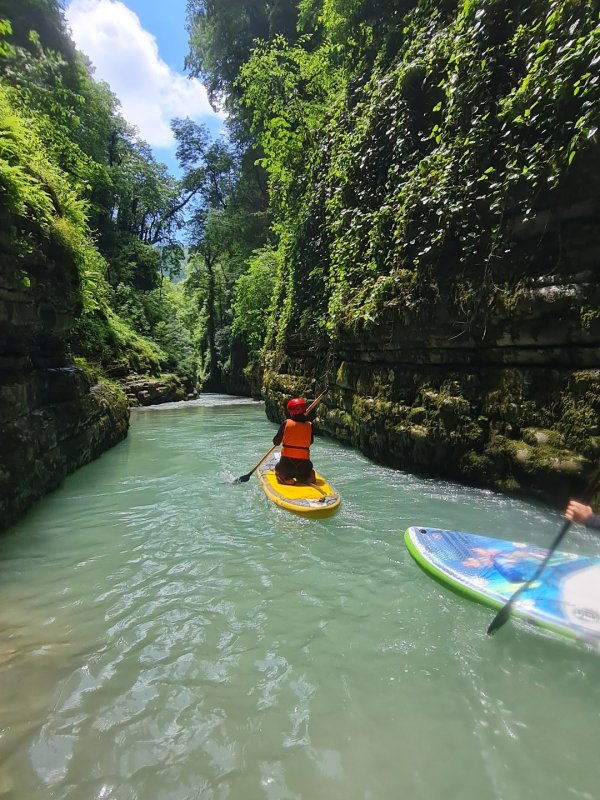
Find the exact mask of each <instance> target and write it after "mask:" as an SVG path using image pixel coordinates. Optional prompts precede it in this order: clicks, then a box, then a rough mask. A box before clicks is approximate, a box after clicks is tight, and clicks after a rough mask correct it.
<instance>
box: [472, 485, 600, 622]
mask: <svg viewBox="0 0 600 800" xmlns="http://www.w3.org/2000/svg"><path fill="white" fill-rule="evenodd" d="M599 478H600V470H599V471H598V472H596V473H595V474H594V477H593V478H592V480H591V481H590V483H589V486H588V487H587V489H586V491H585V492H584V493H583V497H582V500H583V501H584V502H589V500H590V498H591V496H592V495H593V494H594V490H595V488H596V485H597V483H598V479H599ZM570 527H571V520H570V519H566V520H565V521H564V522H563V524H562V526H561V529H560V531H559V532H558V535H557V536H556V538H555V539H554V541H553V542H552V544H551V545H550V548H549V550H548V552H547V553H546V556H545V558H544V560H543V561H542V563H541V564H540V565H539V567H538V568H537V569H536V571H535V573H534V574H533V576H532V577H531V578H530V579H529V580H528V581H526V582H525V583H524V584H523V585H522V586H519V588H518V589H517V591H516V592H515V593H514V594H513V596H512V597H511V598H510V600H509V601H508V603H506V604H505V605H503V606H502V608H501V609H500V611H499V612H498V613H497V614H496V616H495V617H494V619H493V620H492V621H491V622H490V625H489V627H488V629H487V632H488V636H493V635H494V633H496V631H497V630H499V629H500V628H501V627H502V626H503V625H504V623H505V622H507V621H508V618H509V616H510V612H511V610H512V607H513V604H514V603H515V601H516V600H517V599H518V598H519V596H520V595H521V594H522V593H523V592H524V591H525V590H526V589H527V588H528V587H529V586H531V584H532V583H533V582H534V581H536V580H537V579H538V578H539V576H540V575H541V574H542V571H543V569H544V567H545V566H546V564H547V563H548V561H550V558H551V557H552V555H553V553H554V551H555V550H556V548H557V547H558V545H559V544H560V542H561V541H562V539H563V537H564V536H565V534H566V532H567V531H568V530H569V528H570Z"/></svg>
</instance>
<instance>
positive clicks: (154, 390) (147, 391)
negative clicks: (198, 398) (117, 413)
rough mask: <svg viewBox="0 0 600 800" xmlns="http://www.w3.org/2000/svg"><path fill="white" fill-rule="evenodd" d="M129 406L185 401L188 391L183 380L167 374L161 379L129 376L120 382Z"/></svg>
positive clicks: (146, 376)
mask: <svg viewBox="0 0 600 800" xmlns="http://www.w3.org/2000/svg"><path fill="white" fill-rule="evenodd" d="M120 386H121V388H122V389H123V391H124V392H125V394H126V396H127V399H128V401H129V405H131V406H152V405H160V404H161V403H174V402H177V401H180V400H185V399H186V397H187V391H186V388H185V386H184V384H183V381H182V380H181V378H179V377H178V376H177V375H173V374H169V373H166V374H164V375H161V377H160V378H152V377H150V376H148V375H128V376H127V377H126V378H124V379H123V380H121V381H120Z"/></svg>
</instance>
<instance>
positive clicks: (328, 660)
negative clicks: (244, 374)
mask: <svg viewBox="0 0 600 800" xmlns="http://www.w3.org/2000/svg"><path fill="white" fill-rule="evenodd" d="M158 412H160V413H158ZM274 430H275V426H274V425H271V424H270V423H268V422H266V421H265V418H264V411H263V409H262V406H261V404H259V403H255V402H252V401H247V400H245V399H241V398H240V399H232V398H223V397H222V396H221V397H218V396H212V397H203V398H199V400H197V401H193V402H192V403H187V404H172V406H171V407H165V406H162V407H156V408H149V409H140V410H137V411H135V412H134V413H133V416H132V427H131V433H130V436H129V438H128V440H127V441H125V442H123V443H122V444H121V445H119V446H118V447H116V448H114V449H113V450H112V451H111V452H110V453H107V454H106V455H105V456H103V457H102V458H101V459H100V460H98V461H96V462H94V463H93V464H90V465H89V466H87V467H85V468H84V469H82V470H80V471H79V472H78V473H76V474H75V475H73V476H71V478H69V479H68V480H67V481H66V482H65V484H64V486H63V487H62V488H60V489H59V490H58V491H57V492H55V493H54V494H52V495H51V496H49V497H48V498H46V499H45V500H43V501H42V502H40V503H39V504H38V505H37V506H36V507H35V508H34V509H33V510H32V512H31V513H30V514H29V515H28V516H27V518H26V519H25V520H24V521H23V522H22V523H20V524H19V525H17V526H15V527H14V528H13V529H11V531H9V533H8V534H7V535H6V536H4V537H2V538H0V798H3V799H4V798H6V799H7V800H8V798H10V800H38V798H39V799H40V800H41V798H65V799H67V798H68V800H80V799H81V800H84V798H85V799H87V798H115V799H118V800H133V799H134V798H135V799H136V800H137V799H138V798H139V799H143V800H159V799H160V800H163V799H164V800H178V799H179V798H181V800H188V799H190V800H191V798H211V799H212V798H215V800H216V799H217V798H233V799H234V800H237V799H238V798H240V799H242V800H253V799H254V798H267V800H279V799H280V798H290V799H291V798H294V799H297V798H303V800H316V799H317V798H327V800H330V799H332V798H333V799H334V800H335V799H337V798H339V800H342V799H343V800H352V799H353V798H369V800H389V798H394V797H401V796H407V797H411V798H427V799H429V798H431V800H434V799H435V798H441V797H449V798H450V797H458V796H460V797H461V798H466V800H470V799H471V798H473V800H474V799H475V798H477V800H480V799H481V798H499V799H500V798H502V800H522V798H539V797H544V798H556V799H557V800H558V799H559V798H560V800H563V798H566V797H574V798H593V797H596V796H597V785H598V779H599V777H600V775H599V770H598V766H597V764H598V759H597V756H596V750H597V731H598V722H599V719H598V717H599V711H598V708H600V703H599V700H600V697H599V693H600V689H599V688H598V687H599V686H600V682H599V680H598V678H599V667H600V659H598V657H597V656H595V655H593V654H590V653H588V652H587V651H586V650H585V649H583V648H582V647H579V646H577V645H573V644H570V643H569V642H567V641H563V640H562V639H558V638H554V637H552V636H550V635H548V634H542V633H539V632H535V631H531V630H529V629H528V628H527V627H526V626H523V625H515V624H514V623H512V622H511V623H509V625H507V626H506V627H505V628H504V629H503V630H502V631H501V632H500V633H498V634H497V636H496V637H495V638H493V639H490V638H489V637H487V636H486V634H485V630H486V627H487V624H488V623H489V621H490V614H491V612H490V611H489V610H486V609H485V608H483V607H481V606H478V605H475V604H473V603H470V602H468V601H466V600H464V599H461V598H460V597H457V596H455V595H453V594H451V593H449V592H448V591H447V590H446V589H444V588H442V587H440V586H438V585H437V584H436V583H434V582H433V581H431V580H430V579H429V578H427V576H425V575H424V574H423V573H422V572H421V571H420V570H419V569H418V568H417V567H416V565H415V564H414V563H413V562H412V560H411V559H410V557H409V556H408V554H407V552H406V550H405V547H404V544H403V540H402V532H403V530H404V529H405V528H406V527H407V526H408V525H409V524H416V525H419V524H423V525H432V526H435V525H439V526H444V527H448V528H459V529H463V530H467V531H473V532H479V533H487V534H489V535H494V536H502V537H505V538H514V539H520V540H524V541H532V542H536V543H538V544H547V543H548V542H549V541H550V540H551V538H552V537H553V536H554V534H555V532H556V530H557V526H558V525H559V524H560V520H559V518H558V516H557V515H555V514H553V513H552V512H549V511H547V510H545V509H544V508H542V507H539V506H535V505H532V504H527V503H524V502H522V501H519V500H515V499H511V498H507V497H503V496H501V495H497V494H494V493H492V492H483V491H475V490H469V489H466V488H464V487H460V486H457V485H455V484H451V483H447V482H439V481H433V480H428V479H422V478H418V477H415V476H411V475H406V474H403V473H399V472H393V471H391V470H387V469H385V468H382V467H379V466H376V465H374V464H372V463H370V462H369V461H368V460H367V459H365V458H364V457H363V456H361V455H360V454H358V453H356V452H354V451H352V450H349V449H345V448H342V447H341V446H340V445H337V444H335V443H332V442H329V441H326V440H322V439H318V440H317V442H316V443H315V446H314V451H313V453H314V460H315V464H316V465H317V468H318V469H319V471H321V472H322V473H323V474H324V475H325V476H326V477H327V478H329V479H330V480H331V482H332V483H333V484H334V486H335V487H336V488H337V489H338V490H339V491H340V492H341V494H342V499H343V506H342V509H341V511H340V512H339V514H338V515H337V516H335V517H333V518H330V519H325V520H319V521H310V522H309V521H306V520H303V519H301V518H298V517H295V516H293V515H292V514H289V513H288V512H285V511H282V510H280V509H277V508H275V507H273V506H270V505H269V504H268V503H267V500H266V498H265V497H264V495H263V493H262V491H261V489H260V486H259V485H258V482H257V481H256V479H255V478H252V479H251V480H250V482H248V483H247V484H241V485H232V484H231V480H232V478H234V477H236V476H238V475H240V474H244V473H245V472H247V471H248V470H249V469H250V468H251V467H252V466H253V465H254V464H255V463H256V461H257V460H258V458H259V457H260V456H261V455H263V454H264V452H266V450H267V449H268V448H269V446H270V440H271V438H272V436H273V433H274ZM568 542H569V547H568V549H571V550H578V551H581V552H588V553H596V554H598V552H599V550H600V548H599V546H598V540H597V539H595V538H593V537H592V536H591V535H590V534H589V533H585V532H583V531H581V530H575V531H573V533H572V534H571V535H570V537H569V538H568Z"/></svg>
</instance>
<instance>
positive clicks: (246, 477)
mask: <svg viewBox="0 0 600 800" xmlns="http://www.w3.org/2000/svg"><path fill="white" fill-rule="evenodd" d="M251 475H252V473H251V472H247V473H246V474H245V475H240V477H239V478H236V479H235V480H234V481H233V483H248V481H249V480H250V476H251Z"/></svg>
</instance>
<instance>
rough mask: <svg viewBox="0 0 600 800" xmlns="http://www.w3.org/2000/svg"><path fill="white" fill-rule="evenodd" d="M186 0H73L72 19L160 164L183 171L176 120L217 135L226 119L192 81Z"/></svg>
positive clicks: (82, 44)
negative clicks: (185, 65) (186, 63)
mask: <svg viewBox="0 0 600 800" xmlns="http://www.w3.org/2000/svg"><path fill="white" fill-rule="evenodd" d="M185 8H186V2H185V0H69V2H68V4H67V7H66V17H67V22H68V24H69V27H70V28H71V33H72V35H73V38H74V39H75V43H76V44H77V47H78V48H79V49H80V50H82V51H83V52H84V53H85V54H86V55H87V56H88V57H89V58H90V60H91V61H92V63H93V65H94V67H95V69H96V77H97V78H98V79H100V80H104V81H106V82H107V83H108V84H109V85H110V87H111V89H112V90H113V92H114V93H115V94H116V95H117V97H118V98H119V100H120V101H121V105H122V108H121V111H122V113H123V116H124V117H125V118H126V119H127V120H128V122H131V123H132V124H133V125H135V126H136V127H137V128H138V130H139V134H140V136H141V138H142V139H145V140H146V141H147V142H148V143H149V144H150V145H151V146H152V148H153V151H154V153H155V156H156V158H158V159H159V160H160V161H164V162H165V163H166V164H167V165H168V166H169V167H170V169H171V170H172V171H173V172H176V173H177V172H178V169H177V161H176V159H175V142H174V140H173V137H172V134H171V132H170V128H169V122H170V120H171V119H172V118H173V117H186V116H189V117H191V118H192V119H194V120H196V121H197V122H203V123H204V124H205V125H207V126H208V128H209V130H210V131H211V132H212V133H213V135H215V136H216V135H218V133H219V131H220V130H221V128H222V125H223V119H224V116H223V114H215V112H214V111H213V110H212V109H211V107H210V104H209V102H208V98H207V96H206V91H205V89H204V87H203V86H202V84H201V83H200V82H199V81H197V80H195V79H193V80H190V79H189V78H187V77H186V76H185V74H184V72H183V62H184V59H185V56H186V54H187V50H188V46H187V31H186V29H185Z"/></svg>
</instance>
